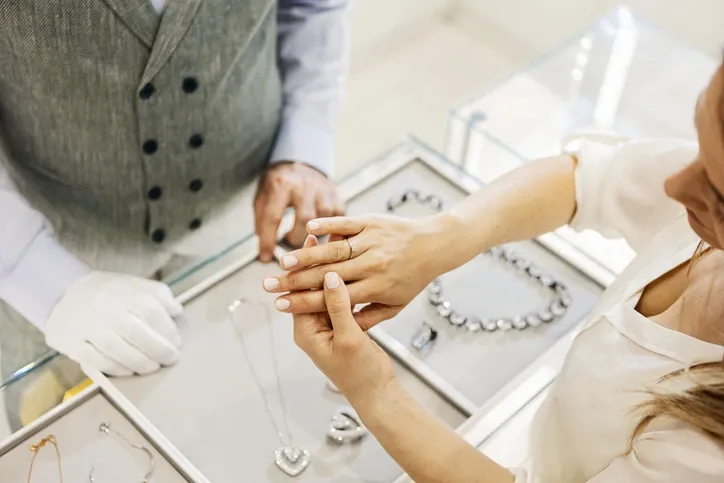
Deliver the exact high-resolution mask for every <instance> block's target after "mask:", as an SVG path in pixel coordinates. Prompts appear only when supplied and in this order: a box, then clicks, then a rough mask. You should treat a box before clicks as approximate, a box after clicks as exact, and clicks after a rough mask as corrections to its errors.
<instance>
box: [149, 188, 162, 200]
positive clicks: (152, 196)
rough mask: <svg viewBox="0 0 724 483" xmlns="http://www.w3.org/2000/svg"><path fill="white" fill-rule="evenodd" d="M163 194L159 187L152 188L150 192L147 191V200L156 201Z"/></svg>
mask: <svg viewBox="0 0 724 483" xmlns="http://www.w3.org/2000/svg"><path fill="white" fill-rule="evenodd" d="M162 194H163V190H162V189H161V187H160V186H152V187H151V189H150V190H148V199H149V200H154V201H155V200H157V199H159V198H160V197H161V195H162Z"/></svg>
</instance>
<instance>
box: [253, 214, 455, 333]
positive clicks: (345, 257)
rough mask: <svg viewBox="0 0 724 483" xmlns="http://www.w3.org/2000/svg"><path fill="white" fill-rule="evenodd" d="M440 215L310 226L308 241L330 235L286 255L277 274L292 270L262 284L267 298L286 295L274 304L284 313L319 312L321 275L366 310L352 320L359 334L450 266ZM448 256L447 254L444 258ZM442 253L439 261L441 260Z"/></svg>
mask: <svg viewBox="0 0 724 483" xmlns="http://www.w3.org/2000/svg"><path fill="white" fill-rule="evenodd" d="M449 224H450V222H449V221H448V220H447V219H446V218H445V216H444V215H436V216H431V217H426V218H421V219H415V220H410V219H405V218H400V217H396V216H389V215H370V216H362V217H354V218H352V217H337V218H325V219H318V220H312V221H311V222H309V223H308V224H307V230H308V231H309V233H311V234H312V235H317V236H322V235H331V236H332V238H331V240H332V241H330V242H329V243H327V244H324V245H318V246H314V247H309V248H302V249H300V250H296V251H293V252H290V253H289V254H288V255H285V256H284V257H282V260H281V264H282V268H284V269H287V270H292V271H290V272H287V273H285V274H282V275H280V276H277V277H270V278H267V279H266V280H264V288H265V289H266V290H267V291H268V292H272V293H274V292H277V293H279V292H291V293H289V294H287V295H284V296H282V297H279V298H278V299H277V301H276V304H275V305H276V307H277V309H278V310H281V311H284V312H292V313H295V314H301V313H316V312H322V311H324V310H325V301H324V294H323V292H321V291H318V290H312V289H319V288H321V287H322V282H323V279H324V275H325V274H326V273H328V272H332V271H333V272H336V273H338V274H339V275H340V276H341V277H342V278H343V279H344V280H347V281H352V283H351V284H350V285H349V294H350V298H351V302H352V304H362V303H367V304H370V305H368V306H366V307H365V308H363V309H362V310H361V311H360V312H358V313H357V314H355V318H356V320H357V322H358V323H359V324H360V326H361V327H362V330H367V329H369V328H370V327H372V326H374V325H375V324H377V323H379V322H381V321H383V320H387V319H390V318H392V317H394V316H395V315H397V313H398V312H400V311H401V310H402V309H403V308H404V307H405V306H406V305H407V304H408V303H410V301H411V300H412V299H413V298H415V296H416V295H417V294H418V293H420V291H421V290H423V289H424V288H425V286H426V285H427V284H428V283H430V282H431V281H432V280H433V279H434V278H435V277H437V276H438V275H440V274H441V273H444V271H446V270H445V263H447V262H449V261H450V260H451V257H450V253H449V250H450V246H449V245H450V242H449V241H448V240H449V239H450V237H451V236H453V235H451V233H452V230H450V228H449ZM445 250H448V252H445ZM442 253H446V255H445V256H441V255H442Z"/></svg>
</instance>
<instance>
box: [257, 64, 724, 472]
mask: <svg viewBox="0 0 724 483" xmlns="http://www.w3.org/2000/svg"><path fill="white" fill-rule="evenodd" d="M695 122H696V127H697V133H698V143H692V142H686V141H674V140H645V141H636V142H626V143H620V144H617V145H606V144H602V143H600V142H595V141H592V140H589V141H584V142H583V143H582V145H581V148H580V150H579V151H578V152H577V153H575V154H564V155H560V156H555V157H551V158H546V159H541V160H538V161H536V162H533V163H530V164H528V165H525V166H523V167H521V168H519V169H517V170H515V171H513V172H511V173H509V174H507V175H505V176H503V177H501V178H500V179H498V180H497V181H495V182H493V183H491V184H489V185H487V186H485V187H484V188H483V189H481V190H480V191H479V192H478V193H476V194H474V195H471V196H469V197H468V198H467V199H466V200H464V201H463V202H462V203H460V204H459V205H458V206H457V207H456V208H455V209H453V210H452V211H450V212H447V213H443V214H439V215H435V216H432V217H428V218H423V219H416V220H407V219H402V218H397V217H391V216H379V215H370V216H361V217H355V218H348V217H341V218H328V219H319V220H313V221H312V222H310V223H309V224H308V231H309V233H310V237H309V238H308V239H307V246H306V247H305V248H302V249H300V250H297V251H295V252H292V253H291V254H289V255H288V256H287V257H284V259H283V260H282V265H283V268H287V269H289V268H292V267H293V270H294V272H293V273H286V274H283V275H280V276H279V277H276V278H275V280H271V281H270V280H267V281H265V287H268V288H269V287H276V288H275V289H274V290H270V291H272V292H290V293H287V294H284V295H281V296H280V300H283V301H284V302H283V303H281V302H280V303H279V304H278V307H280V308H284V310H285V311H288V312H292V313H294V314H295V317H294V330H295V340H296V341H297V343H298V345H299V346H300V347H301V348H302V349H303V350H304V351H306V352H307V354H308V355H309V356H310V357H311V358H312V359H313V360H314V362H315V363H316V364H317V366H318V367H319V368H320V369H321V370H322V371H323V372H324V373H325V374H326V376H327V377H329V378H330V379H331V380H332V382H334V383H335V384H336V385H337V387H338V388H339V389H340V390H341V391H342V392H343V393H344V395H345V396H346V397H347V398H348V399H349V401H350V403H351V404H352V405H353V406H354V407H355V409H356V410H357V411H358V413H359V415H360V416H361V418H362V420H363V421H364V423H365V424H366V425H367V427H368V428H369V429H370V431H371V432H372V433H373V434H374V435H375V436H376V438H377V439H378V440H379V441H380V443H381V444H382V445H383V446H384V448H385V449H386V451H387V452H388V453H389V454H390V455H391V456H392V457H393V458H394V459H395V460H396V461H397V462H398V463H399V464H400V465H401V466H402V468H403V469H404V470H405V471H406V472H407V473H408V474H409V475H410V476H411V477H412V478H413V479H414V480H415V481H417V482H451V483H452V482H454V483H464V482H473V481H474V482H483V483H493V482H495V483H498V482H510V483H512V482H516V483H523V482H541V483H552V482H555V483H573V482H591V483H634V482H636V483H646V482H648V483H665V482H666V483H689V482H697V483H698V482H705V483H714V482H717V483H721V482H724V346H723V345H724V295H723V294H724V251H722V250H724V70H723V69H722V68H721V67H720V68H719V69H718V70H717V72H716V73H715V74H714V76H713V78H712V79H711V82H710V84H709V86H708V87H707V88H706V90H705V91H704V92H703V93H702V95H701V96H700V98H699V100H698V103H697V106H696V114H695ZM565 224H570V225H571V226H572V227H573V228H575V229H578V230H582V229H594V230H597V231H598V232H600V233H602V234H603V235H605V236H607V237H612V238H614V237H623V238H625V239H626V241H627V242H628V243H629V244H630V245H631V246H632V247H633V248H634V249H635V250H636V251H637V253H638V256H637V258H636V259H634V261H633V262H632V263H631V264H630V265H629V266H628V267H627V268H626V269H625V270H624V271H623V273H622V274H621V275H620V276H619V278H618V279H617V280H616V281H615V282H614V283H613V284H612V285H611V286H610V287H609V288H608V289H607V290H606V292H605V293H604V294H603V296H602V297H601V300H600V303H599V305H598V306H597V307H596V308H595V309H594V310H593V312H592V313H591V314H590V316H589V318H588V320H587V321H586V322H585V324H584V326H583V328H582V329H581V330H580V332H579V333H578V334H577V336H576V338H575V341H574V343H573V346H572V348H571V350H570V352H569V354H568V356H567V359H566V363H565V364H564V367H563V369H562V371H561V373H560V375H559V377H558V378H557V380H556V382H555V383H554V386H553V387H552V389H551V391H550V394H549V396H548V398H547V400H546V401H545V402H544V404H543V406H542V407H541V409H540V410H539V412H538V414H537V416H536V419H535V421H534V424H533V431H532V435H531V448H532V449H531V453H532V454H531V458H530V464H528V465H526V467H525V468H514V469H506V468H503V467H501V466H499V465H498V464H496V463H495V462H493V461H492V460H490V459H489V458H487V457H486V456H485V455H484V454H482V453H480V452H478V451H477V450H476V449H475V448H473V447H472V446H469V445H468V444H467V443H466V442H465V441H463V440H462V439H461V438H460V437H459V436H457V435H456V434H455V433H454V432H453V431H451V430H450V429H448V428H447V427H445V426H444V425H443V424H441V423H440V422H438V421H437V420H436V419H435V418H434V417H433V416H431V415H430V414H428V413H427V412H426V411H425V410H424V409H423V408H422V407H420V406H419V405H418V404H417V403H416V402H415V401H414V400H413V399H412V398H411V397H410V396H409V395H408V394H407V393H406V392H405V391H404V389H402V388H401V387H400V385H399V384H398V383H397V381H396V379H395V375H394V373H393V370H392V366H391V364H390V361H389V359H388V357H387V355H386V354H385V353H384V352H383V351H382V350H380V349H379V347H377V346H376V345H375V343H374V342H373V341H372V340H371V339H369V338H368V337H367V335H366V334H365V332H364V330H366V329H367V328H369V327H371V326H373V325H374V324H376V323H379V322H381V321H382V320H385V319H388V318H391V317H393V316H394V315H396V314H397V313H398V312H399V311H400V310H401V309H402V308H403V307H404V306H405V305H407V304H408V303H409V302H410V301H411V300H412V299H413V298H414V297H415V296H416V295H417V294H418V293H419V292H420V291H421V290H422V289H423V288H424V287H425V286H426V285H427V284H428V283H429V282H430V281H431V280H433V279H434V278H436V277H438V276H440V275H441V274H443V273H445V272H447V271H449V270H452V269H454V268H456V267H458V266H460V265H462V264H464V263H465V262H467V261H468V260H470V259H472V258H473V257H475V256H476V255H478V254H479V253H481V252H483V251H485V250H487V249H489V248H491V247H494V246H497V245H500V244H502V243H506V242H513V241H518V240H525V239H529V238H532V237H536V236H538V235H541V234H543V233H546V232H549V231H551V230H554V229H556V228H558V227H559V226H561V225H565ZM328 234H329V235H335V237H334V238H335V241H332V242H330V243H328V244H326V245H318V244H317V241H316V240H317V239H316V236H321V235H328ZM341 237H347V238H349V243H351V244H352V245H353V246H354V248H355V249H354V251H351V250H350V246H349V243H348V242H347V241H346V240H341V239H340V238H341ZM450 247H455V249H454V250H451V249H450ZM350 255H353V256H352V257H351V258H350ZM348 258H350V259H349V260H348ZM342 280H344V281H346V282H347V283H348V285H345V283H344V282H343V281H342ZM322 287H323V288H324V290H310V289H319V288H322ZM358 303H368V304H369V305H367V306H366V307H365V308H364V309H363V310H362V311H360V312H358V313H352V311H351V310H350V306H351V304H358Z"/></svg>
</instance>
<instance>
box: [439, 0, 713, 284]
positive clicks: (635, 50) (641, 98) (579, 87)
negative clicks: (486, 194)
mask: <svg viewBox="0 0 724 483" xmlns="http://www.w3.org/2000/svg"><path fill="white" fill-rule="evenodd" d="M718 64H719V59H712V58H711V57H709V56H708V55H706V54H704V53H703V52H700V51H698V50H696V49H694V48H691V47H690V46H688V45H686V44H684V43H683V42H681V41H679V40H678V39H676V38H674V37H673V36H671V35H670V34H668V33H666V32H664V31H662V30H661V29H659V28H658V27H656V26H655V25H652V24H651V23H649V22H648V21H646V20H645V19H642V18H640V17H638V16H636V15H634V14H633V13H632V11H631V10H630V9H629V8H627V7H624V6H620V7H617V8H615V9H614V10H613V11H612V12H610V13H609V14H607V15H605V16H603V17H601V18H600V19H598V20H597V21H596V22H594V23H593V24H591V25H590V26H588V27H587V28H586V29H585V30H584V31H583V32H581V33H580V34H579V35H577V36H575V37H574V38H572V39H570V40H569V41H567V42H566V43H564V44H563V45H560V46H559V47H558V48H556V49H553V50H552V51H551V52H549V53H547V54H545V55H544V56H542V57H540V58H539V59H537V60H536V61H534V62H533V63H532V64H530V65H528V66H526V67H524V68H522V69H520V70H519V71H516V72H514V73H513V74H512V75H510V76H508V77H507V78H505V79H503V80H502V81H501V82H499V83H497V84H496V85H494V86H493V87H489V88H486V89H485V91H484V92H481V93H479V94H477V95H475V96H472V97H471V98H470V99H468V100H467V101H466V102H464V103H462V104H461V105H459V106H457V107H455V108H454V109H453V110H452V112H451V114H450V118H449V122H448V126H447V136H446V141H445V151H444V152H445V155H446V156H447V157H448V158H449V159H450V160H452V161H453V162H455V163H458V164H459V165H460V166H462V167H463V168H464V169H465V170H466V171H467V172H469V173H470V174H472V175H473V176H475V177H477V178H479V179H481V180H483V181H485V182H489V181H491V180H493V179H495V178H497V177H498V176H500V175H502V174H504V173H506V172H508V171H510V170H511V169H514V168H516V167H518V166H520V165H522V164H524V163H526V162H528V161H530V160H533V159H537V158H540V157H543V156H548V155H554V154H559V153H560V152H561V148H562V146H561V140H562V139H564V137H566V136H567V135H568V134H571V133H575V132H583V133H587V134H589V135H591V134H594V135H600V134H605V133H615V134H617V135H619V138H621V137H628V138H633V139H642V138H652V137H678V138H688V139H695V131H694V123H693V112H694V105H695V104H696V99H697V96H698V95H699V93H700V92H701V90H702V89H703V88H704V87H705V86H706V84H707V82H708V80H709V78H710V76H711V74H712V73H713V72H714V70H715V69H716V67H717V66H718ZM568 147H571V148H573V149H575V144H573V145H569V146H568ZM501 151H502V152H504V154H503V155H500V152H501ZM558 234H559V235H560V236H561V237H563V238H564V239H566V240H567V241H568V242H569V243H571V244H572V245H573V246H575V247H576V248H578V249H579V250H582V251H584V252H586V253H587V254H588V255H589V256H590V257H592V258H594V259H595V260H597V261H598V262H599V263H601V264H603V265H604V266H605V267H607V268H608V269H609V270H611V271H612V272H615V273H619V272H620V271H621V270H622V269H623V267H624V266H625V265H627V264H628V262H629V261H630V260H631V259H632V257H633V256H634V253H633V251H632V250H631V248H630V247H629V246H628V245H627V244H626V243H625V242H623V241H622V240H616V241H611V240H606V239H604V238H603V237H601V236H600V235H598V234H597V233H594V232H592V231H587V232H584V233H575V232H573V231H572V230H570V229H569V228H567V227H565V228H562V229H560V230H558Z"/></svg>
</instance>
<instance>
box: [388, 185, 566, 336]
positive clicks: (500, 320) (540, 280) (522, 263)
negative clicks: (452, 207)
mask: <svg viewBox="0 0 724 483" xmlns="http://www.w3.org/2000/svg"><path fill="white" fill-rule="evenodd" d="M411 201H415V202H417V203H418V204H421V205H423V206H428V207H431V208H432V209H434V210H435V211H436V212H441V211H443V209H444V203H443V201H442V199H441V198H440V197H438V196H436V195H433V194H421V193H420V192H419V191H417V190H413V189H408V190H406V191H404V192H403V193H402V194H401V195H400V196H398V197H395V198H392V199H390V200H388V201H387V211H388V212H389V213H395V211H397V209H398V208H400V207H402V206H404V205H405V204H407V203H409V202H411ZM485 255H487V256H491V257H493V259H494V260H497V261H498V262H500V263H501V264H502V265H504V266H505V267H506V268H508V269H512V270H515V271H516V272H517V273H520V274H522V275H525V276H526V277H527V278H528V279H530V280H531V281H533V282H534V283H535V284H537V285H539V286H541V287H543V288H545V289H548V290H549V291H550V292H551V298H550V300H549V302H548V304H547V305H546V307H544V308H543V309H541V310H537V311H533V312H529V313H525V314H519V315H514V316H512V317H509V316H500V317H498V316H496V317H484V318H480V317H476V316H470V315H465V314H463V313H461V312H460V311H458V310H456V309H455V308H454V307H453V305H452V303H451V302H450V301H449V300H446V299H445V289H444V287H443V284H442V281H441V280H440V279H435V280H433V281H432V282H431V283H430V285H428V287H427V297H428V298H427V300H428V302H430V304H431V305H433V306H434V307H435V309H436V311H437V313H438V314H439V315H440V317H442V318H444V319H445V320H447V321H448V322H449V323H450V325H452V326H454V327H459V328H464V329H466V330H467V331H468V332H494V331H496V330H502V331H506V330H510V329H513V328H515V329H518V330H523V329H526V328H528V327H538V326H540V325H541V324H542V323H549V322H552V321H554V320H556V319H559V318H561V317H563V316H564V315H565V314H566V312H567V310H568V307H570V306H571V303H572V302H573V300H572V299H571V296H570V294H569V293H568V290H567V289H566V287H565V285H563V284H562V283H561V282H559V281H557V280H555V279H554V278H552V277H550V276H548V275H545V274H543V272H541V271H540V270H539V269H538V268H537V267H536V266H535V265H533V264H532V263H531V262H529V261H527V260H525V259H523V258H521V257H519V256H518V255H517V254H516V253H515V252H513V251H512V250H510V249H508V248H503V247H495V248H492V249H490V250H487V251H486V252H485ZM426 343H429V341H426ZM425 345H426V344H425Z"/></svg>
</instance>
